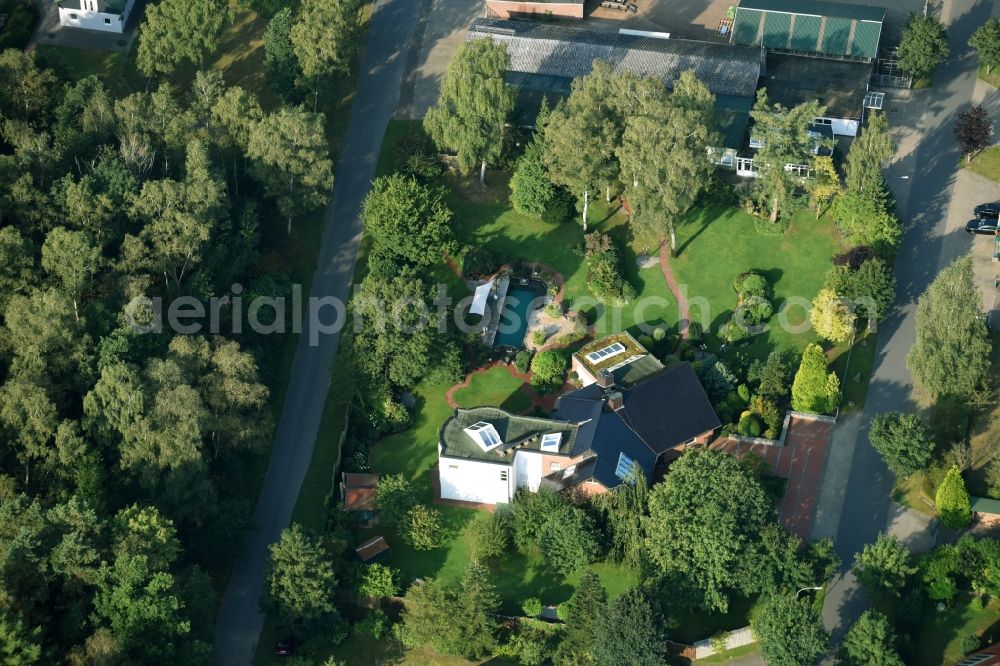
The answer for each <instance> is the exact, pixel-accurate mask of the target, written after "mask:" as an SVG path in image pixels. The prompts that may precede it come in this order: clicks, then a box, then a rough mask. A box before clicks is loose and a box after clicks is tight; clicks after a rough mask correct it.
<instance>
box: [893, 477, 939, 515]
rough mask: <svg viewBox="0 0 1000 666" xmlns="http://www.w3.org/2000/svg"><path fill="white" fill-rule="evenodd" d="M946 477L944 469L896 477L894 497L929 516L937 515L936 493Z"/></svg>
mask: <svg viewBox="0 0 1000 666" xmlns="http://www.w3.org/2000/svg"><path fill="white" fill-rule="evenodd" d="M943 478H944V471H943V470H937V469H931V470H927V471H922V472H917V473H916V474H911V475H910V476H907V477H903V478H899V479H896V484H895V485H894V486H893V488H892V499H894V500H895V501H896V502H897V503H899V504H902V505H903V506H905V507H908V508H910V509H913V510H914V511H919V512H920V513H922V514H924V515H927V516H931V517H933V516H936V515H937V510H936V509H935V508H934V493H935V490H936V489H937V487H938V484H940V483H941V480H942V479H943Z"/></svg>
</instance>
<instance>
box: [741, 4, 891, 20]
mask: <svg viewBox="0 0 1000 666" xmlns="http://www.w3.org/2000/svg"><path fill="white" fill-rule="evenodd" d="M743 8H746V9H758V10H761V11H765V12H784V13H786V14H808V15H811V16H830V17H833V18H844V19H857V20H859V21H876V22H878V23H881V22H882V21H883V20H885V7H872V6H869V5H849V4H846V3H840V2H827V1H826V0H742V2H740V9H743Z"/></svg>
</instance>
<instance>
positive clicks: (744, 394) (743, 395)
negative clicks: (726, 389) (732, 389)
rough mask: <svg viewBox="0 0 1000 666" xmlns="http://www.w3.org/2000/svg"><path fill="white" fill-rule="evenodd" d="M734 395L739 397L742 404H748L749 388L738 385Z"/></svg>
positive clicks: (744, 385)
mask: <svg viewBox="0 0 1000 666" xmlns="http://www.w3.org/2000/svg"><path fill="white" fill-rule="evenodd" d="M736 395H738V396H739V397H740V400H742V401H743V402H750V387H749V386H747V385H746V384H740V385H739V386H737V387H736Z"/></svg>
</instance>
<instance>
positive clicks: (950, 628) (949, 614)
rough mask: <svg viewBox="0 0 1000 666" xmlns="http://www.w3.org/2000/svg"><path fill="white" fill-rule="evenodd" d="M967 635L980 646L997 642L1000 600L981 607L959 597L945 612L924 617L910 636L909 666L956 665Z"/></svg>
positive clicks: (966, 598) (962, 595)
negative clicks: (910, 665)
mask: <svg viewBox="0 0 1000 666" xmlns="http://www.w3.org/2000/svg"><path fill="white" fill-rule="evenodd" d="M971 634H975V635H976V636H978V637H980V644H981V645H990V644H991V643H994V642H996V641H997V640H998V639H1000V600H996V599H994V600H992V601H990V602H989V603H988V604H986V606H982V604H979V603H977V602H974V601H973V599H972V597H970V596H969V595H968V594H966V593H962V594H960V595H959V596H958V597H957V598H956V599H955V601H954V603H953V604H952V605H951V606H950V607H948V608H946V609H945V610H943V611H941V612H937V611H932V612H930V613H928V614H927V617H925V618H924V621H923V626H921V628H920V630H919V632H917V634H916V636H914V640H915V645H914V648H915V650H914V654H913V655H912V657H913V662H912V664H913V666H939V665H940V664H956V663H958V662H959V661H961V660H962V657H964V656H965V652H964V650H963V649H962V641H963V638H965V637H966V636H969V635H971Z"/></svg>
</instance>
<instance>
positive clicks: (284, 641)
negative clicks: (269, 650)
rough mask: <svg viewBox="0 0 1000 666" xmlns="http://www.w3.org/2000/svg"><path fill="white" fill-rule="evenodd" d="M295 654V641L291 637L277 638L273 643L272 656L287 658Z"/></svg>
mask: <svg viewBox="0 0 1000 666" xmlns="http://www.w3.org/2000/svg"><path fill="white" fill-rule="evenodd" d="M294 652H295V639H294V638H292V637H291V636H288V637H286V638H279V639H278V640H277V641H276V642H275V643H274V654H276V655H278V656H279V657H288V656H290V655H291V654H292V653H294Z"/></svg>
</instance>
